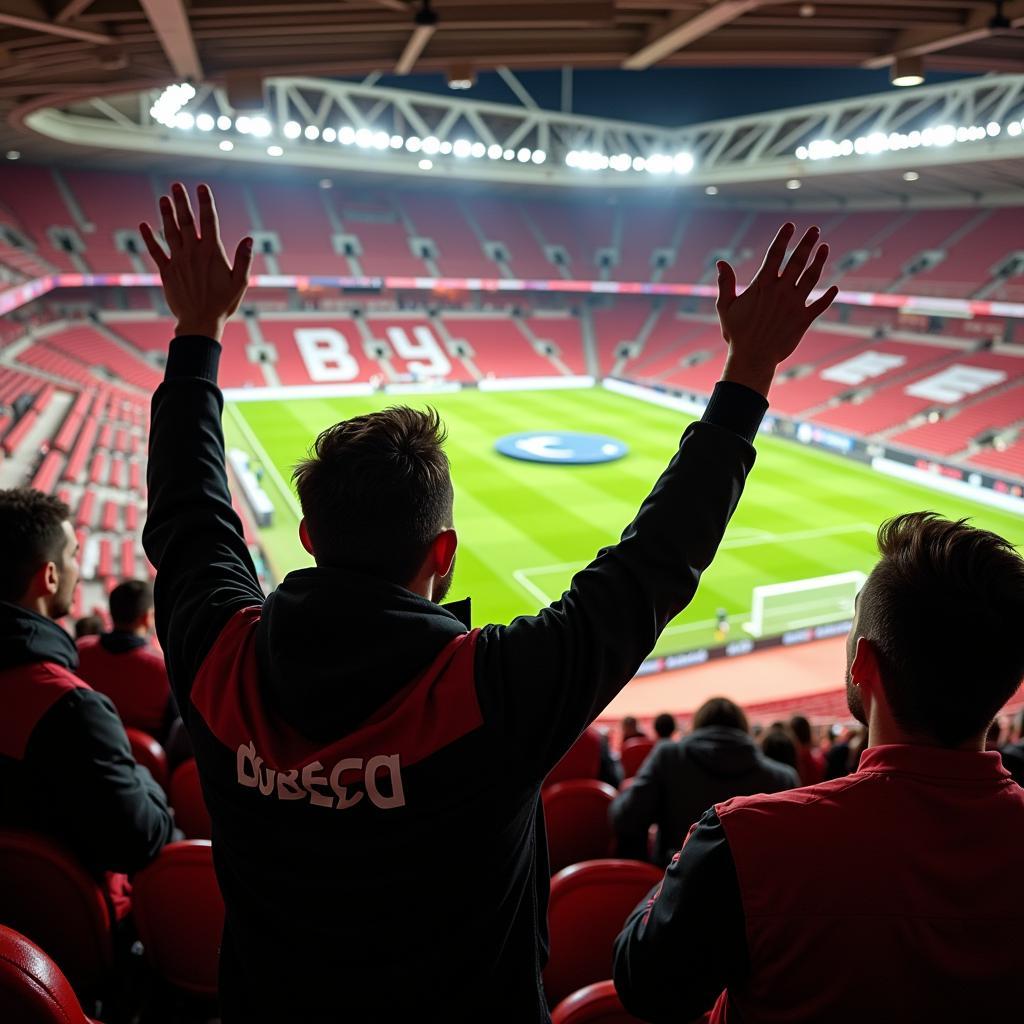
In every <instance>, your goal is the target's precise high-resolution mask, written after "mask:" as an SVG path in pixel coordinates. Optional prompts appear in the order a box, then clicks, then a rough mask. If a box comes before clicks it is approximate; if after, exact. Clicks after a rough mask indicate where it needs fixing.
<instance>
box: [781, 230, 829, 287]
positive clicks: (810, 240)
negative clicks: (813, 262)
mask: <svg viewBox="0 0 1024 1024" xmlns="http://www.w3.org/2000/svg"><path fill="white" fill-rule="evenodd" d="M820 234H821V230H820V229H819V228H817V227H811V228H808V229H807V230H806V231H805V232H804V237H803V238H801V239H800V241H799V243H798V244H797V247H796V248H795V249H794V250H793V255H792V256H790V257H789V262H788V263H787V264H786V269H785V270H784V271H783V272H782V276H783V278H784V279H785V280H786V281H790V282H792V283H794V284H795V283H796V279H797V278H798V277H799V276H800V275H801V274H802V273H803V272H804V268H805V267H806V266H807V261H808V260H809V259H810V256H811V252H812V251H813V249H814V246H815V244H816V243H817V241H818V236H819V235H820Z"/></svg>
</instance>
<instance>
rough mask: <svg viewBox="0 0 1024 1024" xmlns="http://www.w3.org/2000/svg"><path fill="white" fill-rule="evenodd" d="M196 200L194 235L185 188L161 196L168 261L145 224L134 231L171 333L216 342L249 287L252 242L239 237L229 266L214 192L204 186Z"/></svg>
mask: <svg viewBox="0 0 1024 1024" xmlns="http://www.w3.org/2000/svg"><path fill="white" fill-rule="evenodd" d="M198 195H199V232H198V233H197V232H196V221H195V217H194V216H193V215H192V204H191V203H190V202H189V199H188V192H187V191H186V190H185V186H184V185H182V184H181V183H180V182H175V183H174V185H172V186H171V197H168V196H161V197H160V217H161V219H162V220H163V229H164V238H165V239H166V240H167V246H168V248H169V249H170V251H171V254H170V256H168V255H167V254H166V253H165V252H164V249H163V246H162V245H161V244H160V243H159V241H157V238H156V235H155V234H154V232H153V229H152V228H151V227H150V226H149V225H148V224H140V225H139V231H140V232H141V233H142V240H143V242H145V243H146V248H147V249H148V250H149V255H150V256H152V257H153V262H154V263H156V265H157V268H158V269H159V270H160V280H161V281H162V282H163V286H164V295H165V296H166V298H167V305H168V306H170V308H171V312H172V313H173V314H174V315H175V316H176V317H177V319H178V325H177V329H176V333H177V334H179V335H180V334H203V335H206V337H208V338H214V339H215V340H217V341H220V336H221V334H222V332H223V330H224V323H225V322H226V321H227V319H228V317H230V316H231V314H232V313H234V312H235V310H236V309H238V306H239V303H240V302H241V301H242V296H243V295H244V294H245V289H246V286H247V285H248V283H249V268H250V267H251V266H252V239H251V238H243V239H242V240H241V241H240V242H239V243H238V247H237V248H236V249H235V258H234V261H233V262H232V263H228V257H227V253H225V251H224V246H223V244H222V243H221V240H220V225H219V224H218V222H217V208H216V207H215V206H214V203H213V193H212V192H211V191H210V188H209V186H208V185H200V186H199V189H198ZM172 199H173V201H172Z"/></svg>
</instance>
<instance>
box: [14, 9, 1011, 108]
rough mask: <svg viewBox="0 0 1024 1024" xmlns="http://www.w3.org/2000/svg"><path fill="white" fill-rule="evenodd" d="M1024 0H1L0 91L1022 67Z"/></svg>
mask: <svg viewBox="0 0 1024 1024" xmlns="http://www.w3.org/2000/svg"><path fill="white" fill-rule="evenodd" d="M1022 27H1024V0H1008V2H1006V3H976V2H975V3H972V2H950V0H910V2H902V3H898V4H896V3H889V4H883V3H871V2H868V3H863V2H859V0H854V2H850V0H828V2H824V3H777V2H766V0H715V2H700V0H696V2H695V0H667V2H666V0H661V2H657V0H515V2H509V0H433V2H432V3H431V0H350V2H345V0H342V2H339V0H333V2H323V0H321V2H303V0H289V2H283V0H248V2H245V0H192V2H189V3H186V2H185V0H5V2H4V3H3V5H2V12H0V95H3V96H6V97H10V96H19V97H21V98H28V97H30V96H41V95H46V94H61V95H62V96H65V97H66V96H67V95H69V94H70V93H78V94H83V93H84V94H89V93H95V92H97V91H107V90H108V89H109V87H110V86H111V85H112V84H115V83H118V82H120V83H123V82H126V81H129V80H130V81H132V82H138V83H145V84H149V85H161V84H165V83H166V82H168V81H174V80H192V81H197V82H198V81H201V80H208V79H217V80H221V79H224V78H225V77H228V78H230V77H231V76H241V77H242V78H244V76H245V74H246V73H251V74H256V75H303V76H339V75H340V76H344V75H362V74H367V73H370V72H381V73H389V72H396V73H399V74H408V73H409V72H411V71H413V70H416V71H436V72H442V73H445V74H448V75H450V76H459V75H461V74H464V73H465V72H466V71H467V70H468V72H469V73H470V74H472V71H473V69H489V68H493V67H496V66H499V65H505V66H509V67H511V68H514V69H525V68H541V67H557V66H560V65H572V66H573V67H577V68H584V67H619V68H626V69H631V70H642V69H645V68H649V67H653V66H655V65H659V64H660V65H688V66H719V67H720V66H755V65H756V66H768V65H772V66H780V65H781V66H801V67H806V66H845V67H884V66H887V65H889V64H891V63H892V62H893V61H894V60H895V59H897V58H901V59H902V58H906V59H914V58H923V59H924V61H925V65H926V67H927V68H934V69H946V70H956V71H972V72H991V71H1003V72H1016V71H1020V70H1021V46H1022V39H1024V34H1022V33H1021V31H1020V29H1021V28H1022Z"/></svg>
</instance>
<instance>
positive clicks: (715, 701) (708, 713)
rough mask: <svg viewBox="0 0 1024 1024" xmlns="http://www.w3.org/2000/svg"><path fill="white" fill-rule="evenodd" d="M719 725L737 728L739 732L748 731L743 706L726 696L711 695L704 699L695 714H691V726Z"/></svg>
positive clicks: (707, 726) (699, 727) (748, 726)
mask: <svg viewBox="0 0 1024 1024" xmlns="http://www.w3.org/2000/svg"><path fill="white" fill-rule="evenodd" d="M714 725H717V726H720V727H722V728H726V729H739V730H740V731H741V732H750V725H749V723H748V722H747V716H746V715H745V714H744V713H743V708H741V707H740V706H739V704H736V703H735V702H734V701H731V700H729V698H728V697H712V698H711V699H710V700H706V701H704V703H703V704H701V706H700V707H699V708H697V711H696V714H694V716H693V728H694V729H695V730H696V729H707V728H709V727H710V726H714Z"/></svg>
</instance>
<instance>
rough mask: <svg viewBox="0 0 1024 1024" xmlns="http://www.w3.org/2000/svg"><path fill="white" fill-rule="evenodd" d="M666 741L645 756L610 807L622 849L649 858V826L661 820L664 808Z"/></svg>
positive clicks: (610, 816) (644, 858) (614, 827)
mask: <svg viewBox="0 0 1024 1024" xmlns="http://www.w3.org/2000/svg"><path fill="white" fill-rule="evenodd" d="M665 746H666V744H660V745H659V746H657V747H655V748H654V750H653V751H652V752H651V754H650V756H649V757H647V758H645V759H644V763H643V764H642V765H641V766H640V770H639V771H638V772H637V774H636V776H635V777H634V779H633V783H632V785H630V787H629V788H628V789H624V790H623V791H622V792H621V793H619V795H618V796H617V797H616V798H615V800H614V801H613V802H612V805H611V807H609V808H608V816H609V819H610V821H611V823H612V828H613V829H614V830H615V834H616V836H617V837H618V839H619V843H620V849H621V850H622V851H623V852H627V851H628V852H629V853H630V855H632V856H636V853H637V852H640V853H641V859H642V860H646V859H647V830H648V829H649V828H650V827H651V826H652V825H654V824H656V823H657V821H658V818H659V816H660V815H661V810H662V801H663V799H664V790H663V788H662V784H661V779H662V761H663V760H664V758H665V749H664V748H665Z"/></svg>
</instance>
